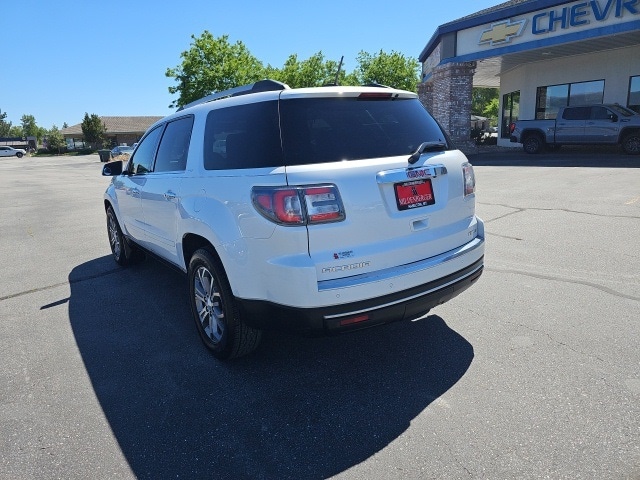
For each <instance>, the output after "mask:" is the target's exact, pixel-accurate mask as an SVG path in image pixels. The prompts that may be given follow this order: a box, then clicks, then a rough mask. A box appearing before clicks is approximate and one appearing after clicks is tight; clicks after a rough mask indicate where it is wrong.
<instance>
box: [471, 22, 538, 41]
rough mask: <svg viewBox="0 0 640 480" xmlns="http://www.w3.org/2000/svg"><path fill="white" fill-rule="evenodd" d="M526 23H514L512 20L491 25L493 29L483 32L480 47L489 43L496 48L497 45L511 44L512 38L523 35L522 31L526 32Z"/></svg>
mask: <svg viewBox="0 0 640 480" xmlns="http://www.w3.org/2000/svg"><path fill="white" fill-rule="evenodd" d="M526 23H527V21H526V20H519V21H517V22H512V21H511V19H509V20H503V21H501V22H497V23H493V24H491V28H488V29H486V30H484V31H483V32H482V34H481V35H480V41H479V42H478V45H484V44H487V43H488V44H489V45H491V46H492V47H494V46H496V45H503V44H505V43H509V42H510V41H511V39H512V38H514V37H518V36H520V35H522V31H523V30H524V26H525V25H526Z"/></svg>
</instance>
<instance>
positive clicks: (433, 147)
mask: <svg viewBox="0 0 640 480" xmlns="http://www.w3.org/2000/svg"><path fill="white" fill-rule="evenodd" d="M446 148H447V144H446V143H445V142H442V141H440V140H438V141H436V142H422V143H421V144H420V146H419V147H418V148H416V151H415V152H413V153H412V154H411V156H410V157H409V163H410V164H411V165H413V164H414V163H416V162H417V161H418V160H419V159H420V155H422V154H423V153H424V152H438V151H441V150H446Z"/></svg>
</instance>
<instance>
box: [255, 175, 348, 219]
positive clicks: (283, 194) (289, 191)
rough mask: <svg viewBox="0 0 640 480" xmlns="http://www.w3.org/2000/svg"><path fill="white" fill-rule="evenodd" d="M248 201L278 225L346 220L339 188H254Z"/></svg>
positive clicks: (330, 186)
mask: <svg viewBox="0 0 640 480" xmlns="http://www.w3.org/2000/svg"><path fill="white" fill-rule="evenodd" d="M251 199H252V201H253V206H254V207H255V209H256V210H257V211H258V212H259V213H260V214H261V215H262V216H263V217H265V218H267V219H268V220H271V221H272V222H275V223H278V224H280V225H289V226H296V225H312V224H317V223H329V222H340V221H342V220H344V219H345V212H344V206H343V204H342V199H341V198H340V193H339V192H338V187H336V186H335V185H313V186H306V187H254V188H253V189H252V190H251Z"/></svg>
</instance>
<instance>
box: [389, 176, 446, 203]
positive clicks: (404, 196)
mask: <svg viewBox="0 0 640 480" xmlns="http://www.w3.org/2000/svg"><path fill="white" fill-rule="evenodd" d="M393 187H394V189H395V191H396V204H397V205H398V210H409V209H411V208H419V207H424V206H426V205H433V204H434V203H436V199H435V197H434V196H433V188H432V187H431V179H428V178H427V179H423V180H411V181H410V182H402V183H396V184H394V186H393Z"/></svg>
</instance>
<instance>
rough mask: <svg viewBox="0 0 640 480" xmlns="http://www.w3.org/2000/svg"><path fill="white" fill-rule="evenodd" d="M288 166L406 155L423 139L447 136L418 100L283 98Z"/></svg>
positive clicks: (434, 139) (438, 139)
mask: <svg viewBox="0 0 640 480" xmlns="http://www.w3.org/2000/svg"><path fill="white" fill-rule="evenodd" d="M280 103H281V106H280V115H281V122H282V139H283V146H284V153H285V160H286V164H287V165H304V164H310V163H323V162H336V161H341V160H358V159H363V158H379V157H387V156H398V155H410V154H411V153H413V152H414V151H415V150H416V149H417V148H418V147H419V146H420V144H421V143H423V142H432V141H433V142H443V143H445V144H448V142H447V138H446V136H445V134H444V133H443V131H442V129H441V128H440V127H439V125H438V124H437V123H436V121H435V120H434V119H433V117H431V115H429V114H428V113H427V111H426V110H425V108H424V107H423V106H422V104H421V103H420V102H419V101H418V100H417V99H393V100H392V99H391V98H388V99H362V98H356V97H351V98H337V97H332V98H326V97H325V98H305V99H287V100H282V101H281V102H280Z"/></svg>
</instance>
